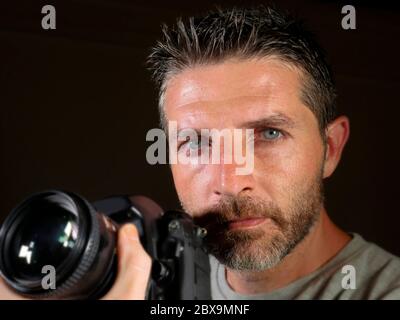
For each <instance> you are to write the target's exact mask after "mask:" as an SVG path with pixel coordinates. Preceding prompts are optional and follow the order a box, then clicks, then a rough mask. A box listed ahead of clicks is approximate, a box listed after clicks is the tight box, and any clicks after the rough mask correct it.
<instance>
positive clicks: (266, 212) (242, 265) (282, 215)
mask: <svg viewBox="0 0 400 320" xmlns="http://www.w3.org/2000/svg"><path fill="white" fill-rule="evenodd" d="M323 194H324V193H323V183H322V177H319V179H317V180H316V181H314V183H313V184H312V185H311V186H310V187H309V188H308V189H307V190H305V191H303V192H298V191H297V192H294V191H292V192H290V191H289V192H288V195H289V196H290V197H289V199H290V200H289V201H290V205H289V207H288V209H286V210H283V209H281V208H280V207H279V206H278V205H277V204H275V203H273V202H271V201H269V202H267V201H265V200H263V199H260V198H256V197H252V196H249V195H238V196H224V197H223V198H221V201H220V202H219V203H218V204H217V205H216V206H214V207H212V208H209V209H207V210H202V212H196V213H195V212H194V211H190V208H187V207H186V206H184V204H183V203H182V207H183V208H184V210H185V211H186V212H188V213H189V214H191V215H192V216H193V220H194V222H195V224H197V225H198V226H200V227H203V228H205V229H207V236H206V237H205V239H204V240H205V241H204V242H205V243H204V244H205V248H206V249H207V251H208V253H209V254H211V255H213V256H215V258H217V260H218V261H219V262H220V263H222V264H223V265H225V266H226V267H228V268H229V269H232V270H236V271H262V270H266V269H270V268H273V267H275V266H276V265H277V264H279V262H280V261H281V260H282V259H283V258H285V257H286V256H287V255H288V254H289V253H290V252H291V251H292V250H293V249H294V248H295V247H296V246H297V245H298V244H299V243H300V242H301V241H302V240H303V239H304V238H305V237H306V236H307V235H308V234H309V232H310V230H311V229H312V227H313V225H314V224H315V222H316V221H317V220H318V218H319V216H320V212H321V208H322V205H323V202H324V195H323ZM194 213H195V214H194ZM246 218H267V220H266V222H264V223H263V224H262V225H260V226H256V227H253V228H242V229H240V228H232V229H231V228H229V222H230V221H233V220H238V219H246ZM266 228H267V229H266Z"/></svg>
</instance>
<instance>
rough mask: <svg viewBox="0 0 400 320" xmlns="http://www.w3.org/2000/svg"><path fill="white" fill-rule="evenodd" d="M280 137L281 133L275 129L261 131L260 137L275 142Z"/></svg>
mask: <svg viewBox="0 0 400 320" xmlns="http://www.w3.org/2000/svg"><path fill="white" fill-rule="evenodd" d="M281 136H282V132H280V131H279V130H276V129H266V130H263V131H262V137H263V138H265V139H267V140H275V139H278V138H280V137H281Z"/></svg>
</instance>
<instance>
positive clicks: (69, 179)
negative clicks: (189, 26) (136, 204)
mask: <svg viewBox="0 0 400 320" xmlns="http://www.w3.org/2000/svg"><path fill="white" fill-rule="evenodd" d="M6 2H8V4H7V3H6ZM11 3H12V5H11ZM256 3H265V4H268V2H267V1H223V2H222V1H217V0H214V1H210V0H207V1H204V0H202V1H197V2H194V1H193V2H192V1H158V2H156V1H152V0H149V1H132V0H97V1H94V0H92V1H91V0H80V1H77V0H68V1H65V0H64V1H51V0H49V1H46V2H43V3H42V2H41V1H10V0H8V1H3V0H2V1H1V4H0V58H1V60H0V112H1V113H0V121H1V122H0V125H1V127H0V128H1V131H0V132H1V135H0V146H1V149H0V151H1V154H0V183H1V184H0V185H1V190H0V191H1V197H0V221H1V220H2V219H3V218H4V217H5V216H6V215H7V214H8V212H9V211H10V210H11V208H12V207H13V206H15V205H16V204H17V203H18V202H19V201H21V200H22V199H23V198H24V197H26V196H27V195H28V194H30V193H32V192H35V191H40V190H43V189H47V188H61V189H65V190H71V191H74V192H77V193H79V194H81V195H83V196H85V197H86V198H88V199H89V200H91V201H92V200H96V199H98V198H102V197H105V196H107V195H110V194H119V193H124V194H127V193H129V194H144V195H148V196H150V197H152V198H154V199H155V200H157V201H158V202H159V203H160V204H161V205H162V206H164V207H166V208H172V207H177V206H178V202H177V198H176V194H175V190H174V186H173V182H172V178H171V175H170V173H169V167H168V166H167V165H157V166H151V165H149V164H147V162H146V158H145V151H146V148H147V147H148V146H149V145H150V142H146V140H145V136H146V133H147V131H148V130H149V129H151V128H154V127H157V126H158V114H157V99H156V96H157V95H156V91H155V90H154V88H153V85H152V83H151V82H150V77H149V73H148V72H147V70H146V68H145V59H146V55H147V54H148V52H149V48H150V47H151V46H152V45H153V44H154V42H155V40H156V39H157V38H158V37H159V36H160V28H159V26H160V24H161V23H162V22H166V23H171V22H173V21H174V19H175V18H176V17H177V16H186V15H189V14H198V13H201V12H204V11H205V10H208V9H211V8H213V7H214V5H215V4H217V5H219V6H222V7H225V6H230V5H232V4H236V5H244V4H246V5H249V4H256ZM275 3H276V4H277V5H278V6H280V7H282V8H286V9H289V10H290V11H292V12H293V13H295V14H297V15H299V16H301V17H303V18H304V19H306V21H308V25H309V26H310V28H312V29H313V30H314V31H315V32H316V34H317V35H318V37H319V39H320V41H321V43H322V45H323V46H324V47H325V49H326V50H327V52H328V56H329V58H330V60H331V63H332V66H333V69H334V71H335V74H336V80H337V85H338V91H339V101H338V102H339V107H340V110H341V113H344V114H347V115H348V116H349V117H350V120H351V136H350V141H349V143H348V145H347V147H346V150H345V152H344V155H343V158H342V162H341V164H340V166H339V168H338V169H337V171H336V173H335V174H334V175H333V177H331V178H330V179H329V180H328V181H327V183H326V193H327V195H326V196H327V208H328V212H329V213H330V215H331V216H332V217H333V219H334V221H336V222H337V223H338V224H339V225H340V226H341V227H342V228H344V229H345V230H348V231H354V232H359V233H361V234H362V235H363V236H364V237H365V238H367V239H368V240H371V241H374V242H376V243H378V244H379V245H381V246H383V247H384V248H386V249H387V250H389V251H391V252H393V253H395V254H397V255H400V245H399V227H400V212H399V209H398V208H399V205H398V200H399V195H398V189H399V188H398V186H397V181H399V156H398V154H399V153H398V152H397V149H398V147H399V143H398V139H399V138H398V128H399V121H398V118H399V116H400V110H399V107H400V106H399V94H400V78H399V72H400V66H399V49H400V46H399V40H400V32H399V31H400V25H399V22H398V21H399V20H400V10H399V8H398V7H397V6H394V5H393V4H390V3H389V2H388V3H386V4H384V3H382V2H379V4H374V3H372V2H365V1H362V2H356V3H355V7H356V12H357V29H356V30H343V29H342V28H341V19H342V14H341V8H342V6H343V5H345V4H349V3H351V2H349V3H348V2H346V3H340V2H333V1H326V2H324V1H275ZM353 3H354V2H353ZM44 4H52V5H54V6H55V7H56V10H57V15H56V21H57V25H56V27H57V29H56V30H43V29H41V19H42V16H43V15H42V14H41V8H42V6H43V5H44Z"/></svg>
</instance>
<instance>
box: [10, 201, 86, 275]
mask: <svg viewBox="0 0 400 320" xmlns="http://www.w3.org/2000/svg"><path fill="white" fill-rule="evenodd" d="M77 212H78V210H77V207H76V205H75V203H74V202H72V201H69V202H68V201H66V199H64V198H62V197H60V196H59V195H52V194H50V195H48V196H45V197H43V198H37V199H35V200H34V201H33V202H32V203H31V205H30V206H25V208H23V211H22V212H21V215H22V216H23V217H24V218H23V219H22V220H21V222H20V223H19V224H18V225H17V226H16V228H15V231H14V232H13V236H12V238H11V240H10V244H11V245H10V249H9V250H10V251H9V254H8V257H9V259H10V265H11V268H12V269H13V270H14V276H15V277H17V278H19V279H25V280H39V279H41V278H42V277H43V275H42V274H41V272H42V268H43V266H45V265H51V266H53V267H54V268H55V269H57V270H60V268H61V267H62V265H63V263H64V261H66V260H68V259H69V258H70V256H71V253H72V251H73V249H74V248H75V246H76V243H77V240H78V227H79V216H78V214H77Z"/></svg>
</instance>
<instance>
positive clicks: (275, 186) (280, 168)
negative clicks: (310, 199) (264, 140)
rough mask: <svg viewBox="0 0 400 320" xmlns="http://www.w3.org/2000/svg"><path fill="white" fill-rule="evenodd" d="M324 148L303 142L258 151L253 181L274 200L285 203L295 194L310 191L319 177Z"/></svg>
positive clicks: (316, 144)
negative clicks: (311, 185)
mask: <svg viewBox="0 0 400 320" xmlns="http://www.w3.org/2000/svg"><path fill="white" fill-rule="evenodd" d="M322 154H323V147H322V145H321V144H318V143H312V142H310V141H308V142H307V141H304V142H303V143H294V141H292V142H290V143H287V144H286V145H281V146H275V147H271V148H264V149H258V150H256V153H255V170H254V178H255V180H256V183H257V185H258V187H259V188H260V189H261V190H262V191H261V192H263V193H264V194H267V195H268V197H269V198H271V200H273V201H276V202H277V203H279V202H285V201H287V199H288V198H289V197H290V195H291V194H292V193H293V192H302V191H303V190H307V188H308V187H309V186H310V184H311V183H314V181H315V177H316V175H318V174H319V171H320V167H321V159H322Z"/></svg>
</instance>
